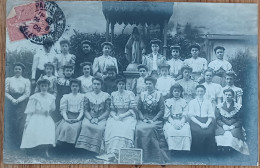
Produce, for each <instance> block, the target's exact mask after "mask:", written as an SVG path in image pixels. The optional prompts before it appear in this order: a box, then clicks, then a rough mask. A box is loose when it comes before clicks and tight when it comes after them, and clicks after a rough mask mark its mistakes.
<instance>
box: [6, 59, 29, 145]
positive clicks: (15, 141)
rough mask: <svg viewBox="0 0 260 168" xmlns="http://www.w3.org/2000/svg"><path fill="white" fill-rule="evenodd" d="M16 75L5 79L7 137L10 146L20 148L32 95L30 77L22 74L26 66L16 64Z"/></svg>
mask: <svg viewBox="0 0 260 168" xmlns="http://www.w3.org/2000/svg"><path fill="white" fill-rule="evenodd" d="M13 68H14V69H13V70H14V76H12V77H8V78H6V80H5V98H6V99H5V133H6V134H5V139H7V140H8V141H6V142H7V143H8V146H9V147H15V148H17V149H18V148H19V146H20V143H21V139H22V135H23V129H24V122H25V117H26V116H25V114H24V110H25V108H26V104H27V101H28V98H29V96H30V91H31V85H30V81H29V79H26V78H24V77H23V76H22V74H23V71H24V70H25V66H24V65H23V64H22V63H15V64H14V67H13Z"/></svg>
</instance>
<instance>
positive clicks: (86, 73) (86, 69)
mask: <svg viewBox="0 0 260 168" xmlns="http://www.w3.org/2000/svg"><path fill="white" fill-rule="evenodd" d="M80 66H81V67H82V71H83V75H82V76H80V77H78V78H77V79H78V80H80V81H81V93H87V92H92V91H93V89H92V79H93V76H91V75H90V74H91V70H92V64H91V62H83V63H81V64H80Z"/></svg>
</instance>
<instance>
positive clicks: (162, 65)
mask: <svg viewBox="0 0 260 168" xmlns="http://www.w3.org/2000/svg"><path fill="white" fill-rule="evenodd" d="M170 67H171V66H170V65H169V64H159V65H158V68H159V69H162V68H167V69H170Z"/></svg>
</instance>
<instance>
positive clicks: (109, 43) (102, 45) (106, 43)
mask: <svg viewBox="0 0 260 168" xmlns="http://www.w3.org/2000/svg"><path fill="white" fill-rule="evenodd" d="M105 45H109V46H110V47H111V48H113V47H114V45H113V44H112V43H111V42H103V43H102V44H101V48H103V47H104V46H105Z"/></svg>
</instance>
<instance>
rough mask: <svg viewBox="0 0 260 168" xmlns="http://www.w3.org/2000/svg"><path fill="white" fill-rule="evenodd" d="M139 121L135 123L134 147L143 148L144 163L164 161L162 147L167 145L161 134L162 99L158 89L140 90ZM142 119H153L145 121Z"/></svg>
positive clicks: (164, 155) (164, 156)
mask: <svg viewBox="0 0 260 168" xmlns="http://www.w3.org/2000/svg"><path fill="white" fill-rule="evenodd" d="M137 107H138V110H139V119H140V120H139V121H138V122H137V125H136V132H135V147H136V148H141V149H143V161H144V162H145V163H162V162H164V161H166V158H167V156H166V154H165V152H164V151H163V150H162V147H164V146H167V145H166V141H165V138H164V135H163V119H162V117H163V114H164V108H165V106H164V99H163V96H162V95H161V93H159V92H158V91H155V92H153V93H152V94H148V92H147V91H144V92H141V95H140V98H139V101H138V105H137ZM142 119H148V120H154V122H153V123H145V122H143V121H141V120H142Z"/></svg>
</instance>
